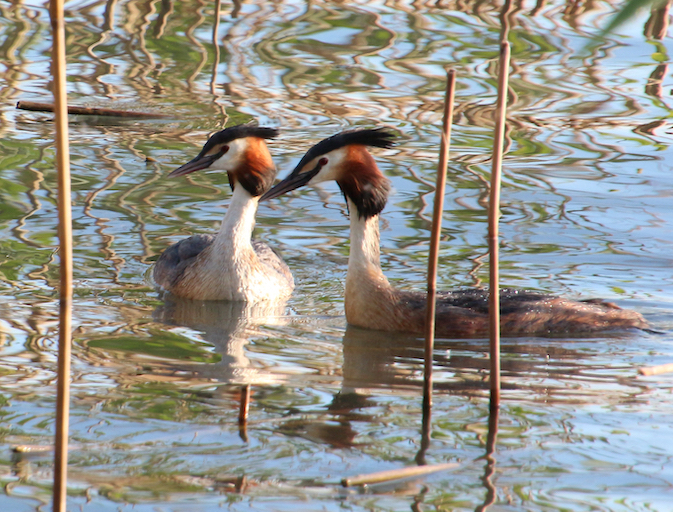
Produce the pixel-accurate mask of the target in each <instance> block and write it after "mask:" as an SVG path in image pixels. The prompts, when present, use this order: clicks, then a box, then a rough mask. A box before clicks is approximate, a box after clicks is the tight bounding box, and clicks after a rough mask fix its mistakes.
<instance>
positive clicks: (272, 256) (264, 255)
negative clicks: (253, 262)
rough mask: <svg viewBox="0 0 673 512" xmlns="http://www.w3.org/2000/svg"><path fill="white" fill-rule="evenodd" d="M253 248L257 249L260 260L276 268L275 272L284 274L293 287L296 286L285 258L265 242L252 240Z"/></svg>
mask: <svg viewBox="0 0 673 512" xmlns="http://www.w3.org/2000/svg"><path fill="white" fill-rule="evenodd" d="M251 243H252V248H253V249H254V250H255V253H256V254H257V257H258V258H259V261H260V262H262V263H263V264H264V265H266V266H267V267H269V268H271V269H273V270H274V272H275V273H277V274H279V275H281V276H283V277H284V278H285V280H287V282H288V284H289V285H290V286H291V287H294V279H293V278H292V272H290V267H288V266H287V264H286V263H285V262H284V261H283V258H281V257H280V255H279V254H278V253H277V252H276V251H274V250H273V249H272V248H271V247H269V246H268V245H267V244H265V243H264V242H260V241H259V240H252V242H251Z"/></svg>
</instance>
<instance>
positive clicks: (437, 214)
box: [423, 69, 456, 437]
mask: <svg viewBox="0 0 673 512" xmlns="http://www.w3.org/2000/svg"><path fill="white" fill-rule="evenodd" d="M455 88H456V72H455V71H454V70H453V69H451V70H449V72H448V73H447V75H446V95H445V98H444V123H443V126H442V140H441V145H440V150H439V165H438V166H437V185H436V187H435V204H434V208H433V211H432V231H431V234H430V253H429V255H428V298H427V304H426V308H425V372H424V375H425V379H424V382H423V420H424V422H423V423H424V425H423V431H424V432H425V431H426V430H427V431H428V433H429V430H430V410H431V409H432V352H433V348H434V344H435V295H436V292H437V257H438V255H439V237H440V235H441V231H442V212H443V210H444V189H445V188H446V167H447V164H448V162H449V146H450V140H451V122H452V120H453V97H454V92H455ZM428 437H429V436H428Z"/></svg>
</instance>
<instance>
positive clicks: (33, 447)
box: [12, 444, 54, 453]
mask: <svg viewBox="0 0 673 512" xmlns="http://www.w3.org/2000/svg"><path fill="white" fill-rule="evenodd" d="M12 451H13V452H14V453H44V452H52V451H54V445H53V444H19V445H16V446H12Z"/></svg>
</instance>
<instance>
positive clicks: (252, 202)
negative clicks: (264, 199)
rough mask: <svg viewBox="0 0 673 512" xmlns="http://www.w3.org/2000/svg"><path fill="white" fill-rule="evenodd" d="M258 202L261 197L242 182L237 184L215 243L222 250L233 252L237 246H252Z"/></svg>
mask: <svg viewBox="0 0 673 512" xmlns="http://www.w3.org/2000/svg"><path fill="white" fill-rule="evenodd" d="M258 203H259V197H253V196H252V195H251V194H250V193H249V192H248V191H247V190H245V188H244V187H243V186H242V185H241V184H240V183H237V184H236V185H235V187H234V193H233V194H232V196H231V202H230V203H229V207H228V208H227V213H226V214H225V215H224V219H222V225H221V226H220V231H219V232H218V233H217V238H216V239H215V244H216V245H218V246H220V249H221V250H223V251H225V252H227V253H231V252H232V251H233V252H235V251H236V249H237V248H242V247H251V245H250V238H251V237H252V230H253V229H254V228H255V215H256V214H257V205H258Z"/></svg>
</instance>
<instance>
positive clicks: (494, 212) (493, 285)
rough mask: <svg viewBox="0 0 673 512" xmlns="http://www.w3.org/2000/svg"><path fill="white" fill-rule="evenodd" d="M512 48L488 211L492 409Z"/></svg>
mask: <svg viewBox="0 0 673 512" xmlns="http://www.w3.org/2000/svg"><path fill="white" fill-rule="evenodd" d="M509 60H510V47H509V43H508V42H507V41H505V42H503V43H502V44H501V45H500V63H499V71H498V103H497V107H496V121H495V135H494V139H493V167H492V171H491V195H490V201H489V211H488V248H489V254H490V260H489V330H490V354H491V373H490V384H491V409H494V408H498V407H500V272H499V265H500V246H499V233H498V219H499V218H500V182H501V173H502V156H503V155H502V153H503V145H504V139H505V122H506V120H507V88H508V81H509Z"/></svg>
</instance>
